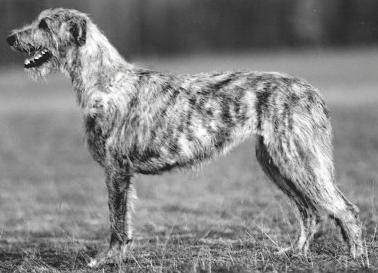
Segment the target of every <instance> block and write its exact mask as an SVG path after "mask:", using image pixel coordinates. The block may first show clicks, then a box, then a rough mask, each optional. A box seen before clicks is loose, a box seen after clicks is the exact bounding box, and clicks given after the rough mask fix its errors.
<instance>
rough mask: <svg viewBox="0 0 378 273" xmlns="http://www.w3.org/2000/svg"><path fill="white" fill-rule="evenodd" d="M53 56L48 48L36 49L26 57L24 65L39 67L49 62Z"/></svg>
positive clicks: (26, 66)
mask: <svg viewBox="0 0 378 273" xmlns="http://www.w3.org/2000/svg"><path fill="white" fill-rule="evenodd" d="M51 57H52V54H51V52H50V51H49V50H47V49H46V48H44V49H40V50H35V51H33V52H32V53H31V54H30V57H28V58H27V59H25V62H24V67H25V68H33V67H39V66H41V65H42V64H44V63H46V62H48V61H49V60H50V59H51Z"/></svg>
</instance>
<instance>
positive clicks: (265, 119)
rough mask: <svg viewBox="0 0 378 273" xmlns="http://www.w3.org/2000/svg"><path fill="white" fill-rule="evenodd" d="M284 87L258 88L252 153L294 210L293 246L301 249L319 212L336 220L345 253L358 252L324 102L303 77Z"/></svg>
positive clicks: (354, 217) (356, 227)
mask: <svg viewBox="0 0 378 273" xmlns="http://www.w3.org/2000/svg"><path fill="white" fill-rule="evenodd" d="M286 87H287V88H288V89H287V90H278V91H276V94H271V95H270V96H269V97H268V99H267V98H266V97H262V96H261V94H260V99H261V98H264V101H263V106H260V112H259V111H257V114H258V115H260V116H258V120H259V122H258V124H259V126H260V127H259V128H258V129H260V130H259V131H258V137H257V143H256V156H257V159H258V161H259V163H260V164H261V166H262V167H263V170H264V172H265V173H266V174H267V175H268V176H269V177H270V178H271V180H272V181H273V182H274V183H275V184H276V185H277V186H278V187H279V188H280V189H281V190H282V191H283V192H284V193H285V194H286V195H287V196H288V197H289V198H290V200H291V201H292V202H293V203H294V204H295V207H296V208H297V210H298V215H299V217H298V219H299V222H300V228H301V231H300V235H299V237H298V239H297V241H296V245H295V246H294V248H295V250H296V251H298V252H300V253H302V254H306V253H307V250H308V247H309V243H310V241H311V239H312V238H313V236H314V234H315V233H316V231H317V229H318V226H319V219H320V216H321V214H322V212H325V213H327V214H328V215H330V216H331V217H332V218H334V219H335V220H336V223H337V224H338V225H339V226H340V228H341V230H342V234H343V237H344V239H345V240H346V242H347V243H348V245H349V247H350V252H351V254H352V255H353V256H356V255H361V254H363V253H362V251H363V249H362V243H361V224H360V222H359V219H358V210H357V207H356V206H355V205H353V204H352V203H351V202H350V201H348V200H347V199H346V198H345V197H344V195H343V194H342V193H341V192H340V190H339V189H338V188H337V187H336V186H335V184H334V167H333V155H332V134H331V125H330V121H329V117H328V112H327V110H326V108H325V105H324V102H323V100H322V98H321V97H320V95H319V94H318V93H317V92H316V91H315V90H313V89H312V87H311V86H309V85H307V84H306V83H305V84H302V83H301V82H296V83H294V86H293V85H286ZM257 98H259V95H258V96H257ZM260 104H261V101H260ZM257 110H259V109H258V107H257Z"/></svg>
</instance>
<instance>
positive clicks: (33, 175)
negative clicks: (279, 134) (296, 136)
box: [0, 50, 378, 273]
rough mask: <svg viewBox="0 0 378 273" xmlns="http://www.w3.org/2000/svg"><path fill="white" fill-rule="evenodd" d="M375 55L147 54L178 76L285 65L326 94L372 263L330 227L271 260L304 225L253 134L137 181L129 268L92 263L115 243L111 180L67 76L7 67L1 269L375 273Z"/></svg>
mask: <svg viewBox="0 0 378 273" xmlns="http://www.w3.org/2000/svg"><path fill="white" fill-rule="evenodd" d="M377 53H378V52H376V51H375V50H354V51H343V52H332V51H329V52H316V51H309V52H307V51H303V52H297V53H293V52H280V53H274V54H264V53H261V54H247V53H245V54H240V55H234V56H230V55H227V56H225V55H222V56H217V55H207V56H205V55H204V56H192V57H188V58H180V59H178V58H176V59H164V60H159V59H150V60H144V61H143V60H141V62H144V63H149V64H151V66H152V67H155V68H160V69H163V70H169V71H178V72H197V71H206V70H214V69H216V70H226V69H248V70H277V71H285V72H289V73H292V74H295V75H299V76H302V77H305V78H306V79H308V80H309V81H310V82H312V83H313V84H314V85H315V86H317V87H319V88H320V89H321V90H322V93H323V94H324V96H325V98H326V100H327V102H328V104H329V108H330V109H331V115H332V119H333V126H334V132H335V157H336V168H337V183H338V184H339V186H340V188H341V189H342V190H343V191H344V192H345V194H346V195H347V196H348V197H349V198H350V199H351V200H353V201H354V202H356V203H357V205H358V206H359V207H360V210H361V219H362V221H363V223H364V234H365V239H366V245H367V247H368V254H369V260H370V269H366V268H363V267H361V265H360V264H359V262H356V261H353V260H351V259H350V258H349V257H348V255H347V251H346V249H345V246H344V245H343V244H342V242H341V239H340V234H339V231H338V230H337V229H336V228H335V227H334V226H333V224H332V223H330V222H326V223H325V227H324V230H325V232H323V233H322V234H321V235H320V236H319V237H318V238H316V240H315V241H314V242H313V244H312V245H311V254H310V255H309V257H308V258H307V259H305V258H303V257H286V256H277V255H274V253H273V252H274V250H275V249H276V247H277V246H286V245H289V244H290V243H291V242H292V241H293V240H294V237H295V234H296V231H297V227H296V222H295V217H294V215H293V214H292V213H291V212H290V207H289V206H288V205H287V202H286V199H285V197H284V196H283V195H282V194H281V193H280V192H279V191H278V190H277V189H276V187H275V186H274V185H273V184H272V183H271V182H269V181H268V179H267V178H266V177H265V175H264V174H263V173H262V171H261V169H260V167H259V166H258V163H257V162H256V160H255V159H254V148H253V146H254V144H253V140H251V141H247V142H246V143H244V144H242V145H241V146H240V147H238V148H236V149H235V150H234V151H233V152H231V153H230V154H229V155H228V156H226V157H224V158H221V159H218V160H217V161H214V162H212V163H210V164H207V165H204V166H202V167H199V168H197V169H196V170H195V171H193V170H189V171H187V172H181V171H180V172H174V173H170V174H165V175H162V176H140V177H139V178H138V179H137V184H136V187H137V191H138V196H139V200H138V202H137V206H136V210H137V214H136V218H135V232H136V234H135V236H136V238H135V242H134V243H133V245H132V246H131V248H130V251H129V254H128V258H127V259H126V260H125V262H124V263H123V264H120V265H113V266H107V267H105V268H102V269H98V270H90V269H88V268H87V267H86V260H87V259H88V257H91V256H93V255H94V254H95V253H96V252H97V251H99V250H100V249H103V248H104V247H106V246H107V244H106V241H107V239H108V220H107V215H108V214H107V205H106V191H105V185H104V181H103V180H104V176H103V173H102V171H101V169H100V168H99V167H98V166H97V165H96V164H95V163H94V161H93V160H92V159H91V158H90V156H89V153H88V152H87V151H86V148H85V147H84V145H83V141H82V139H83V133H82V125H81V115H80V111H79V109H78V107H76V106H75V102H74V95H73V93H72V91H71V87H70V84H69V81H68V80H66V79H63V78H62V77H60V76H53V77H52V78H51V79H50V80H49V82H48V83H47V84H43V83H42V84H41V83H33V82H31V81H30V80H28V79H26V76H25V75H24V74H23V73H22V71H20V70H21V68H19V67H17V68H15V69H14V70H11V71H9V70H2V71H1V73H0V90H1V92H0V120H1V122H0V132H1V134H0V173H1V177H0V207H1V214H0V272H54V273H55V272H124V271H125V272H251V271H253V272H271V271H274V272H286V271H303V272H308V271H310V272H334V271H349V272H361V271H375V270H378V243H377V241H376V234H377V201H376V196H377V194H376V193H377V181H378V170H377V167H376V166H378V157H377V153H378V138H377V137H376V136H377V135H378V119H377V117H378V108H377V107H376V105H377V103H378V92H377V91H376V87H377V86H378V80H377V77H376V71H378V54H377Z"/></svg>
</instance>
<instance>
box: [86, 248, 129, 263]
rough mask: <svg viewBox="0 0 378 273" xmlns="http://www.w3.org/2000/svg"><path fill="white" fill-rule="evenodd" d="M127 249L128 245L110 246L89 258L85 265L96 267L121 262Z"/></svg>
mask: <svg viewBox="0 0 378 273" xmlns="http://www.w3.org/2000/svg"><path fill="white" fill-rule="evenodd" d="M127 250H128V245H124V246H116V247H113V248H110V249H108V250H106V251H103V252H100V253H99V254H97V255H96V257H94V258H91V259H90V261H89V263H88V264H87V265H88V267H91V268H98V267H102V266H104V265H109V264H121V263H122V262H123V260H124V259H125V258H126V254H127Z"/></svg>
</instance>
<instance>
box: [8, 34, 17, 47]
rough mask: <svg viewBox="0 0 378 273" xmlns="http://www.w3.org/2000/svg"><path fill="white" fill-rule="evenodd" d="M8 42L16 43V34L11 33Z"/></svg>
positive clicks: (10, 43)
mask: <svg viewBox="0 0 378 273" xmlns="http://www.w3.org/2000/svg"><path fill="white" fill-rule="evenodd" d="M7 42H8V44H9V45H10V46H12V45H14V43H15V42H16V35H15V34H13V35H9V36H8V38H7Z"/></svg>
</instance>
